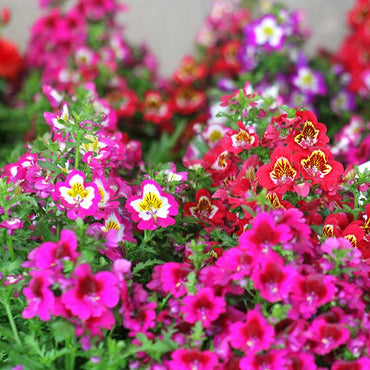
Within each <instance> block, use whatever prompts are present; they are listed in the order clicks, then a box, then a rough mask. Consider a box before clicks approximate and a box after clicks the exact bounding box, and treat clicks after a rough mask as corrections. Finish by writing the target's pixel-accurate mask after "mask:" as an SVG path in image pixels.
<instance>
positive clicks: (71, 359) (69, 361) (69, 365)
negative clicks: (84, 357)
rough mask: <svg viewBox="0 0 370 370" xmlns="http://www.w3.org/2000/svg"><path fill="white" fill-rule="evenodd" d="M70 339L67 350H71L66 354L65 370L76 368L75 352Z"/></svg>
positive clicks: (67, 342) (67, 340) (67, 341)
mask: <svg viewBox="0 0 370 370" xmlns="http://www.w3.org/2000/svg"><path fill="white" fill-rule="evenodd" d="M71 347H72V346H71V343H70V339H69V338H68V339H66V348H68V349H69V351H68V352H67V354H66V362H65V369H66V370H73V369H74V368H75V351H74V349H73V348H71Z"/></svg>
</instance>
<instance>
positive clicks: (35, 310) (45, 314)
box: [22, 271, 55, 321]
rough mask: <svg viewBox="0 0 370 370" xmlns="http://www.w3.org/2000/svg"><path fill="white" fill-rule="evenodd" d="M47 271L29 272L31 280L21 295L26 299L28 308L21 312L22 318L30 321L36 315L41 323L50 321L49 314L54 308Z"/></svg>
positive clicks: (53, 298)
mask: <svg viewBox="0 0 370 370" xmlns="http://www.w3.org/2000/svg"><path fill="white" fill-rule="evenodd" d="M50 274H51V273H50V272H49V271H31V272H30V275H31V276H32V279H31V281H30V283H29V285H28V287H26V288H24V290H23V294H24V295H25V297H26V298H27V301H28V306H27V307H26V308H25V309H24V310H23V312H22V317H23V318H25V319H31V318H33V317H35V316H36V315H38V316H39V318H40V319H41V320H43V321H48V320H50V313H51V312H52V311H53V307H54V300H55V297H54V294H53V292H52V291H51V290H50V285H51V284H50Z"/></svg>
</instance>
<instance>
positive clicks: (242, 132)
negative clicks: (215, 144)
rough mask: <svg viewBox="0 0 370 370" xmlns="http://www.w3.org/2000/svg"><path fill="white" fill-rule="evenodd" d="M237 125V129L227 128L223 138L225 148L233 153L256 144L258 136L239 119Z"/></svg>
mask: <svg viewBox="0 0 370 370" xmlns="http://www.w3.org/2000/svg"><path fill="white" fill-rule="evenodd" d="M238 126H239V130H229V131H228V132H227V133H226V137H225V139H224V140H223V142H224V147H225V149H227V150H228V151H229V152H231V153H234V154H238V153H240V152H242V151H243V150H247V149H250V148H253V147H256V146H258V136H257V134H256V133H255V132H254V131H253V130H252V128H251V127H245V126H244V124H243V122H240V121H239V122H238Z"/></svg>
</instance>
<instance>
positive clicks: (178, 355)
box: [169, 348, 218, 370]
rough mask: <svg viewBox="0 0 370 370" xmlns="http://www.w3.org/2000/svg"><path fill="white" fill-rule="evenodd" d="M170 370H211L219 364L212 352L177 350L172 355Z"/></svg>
mask: <svg viewBox="0 0 370 370" xmlns="http://www.w3.org/2000/svg"><path fill="white" fill-rule="evenodd" d="M171 357H172V361H170V363H169V365H170V367H169V368H170V370H195V369H196V370H211V369H215V368H216V366H217V364H218V358H217V355H216V354H215V353H213V352H210V351H201V350H199V349H197V348H192V349H184V348H180V349H177V350H176V351H174V352H173V353H172V356H171Z"/></svg>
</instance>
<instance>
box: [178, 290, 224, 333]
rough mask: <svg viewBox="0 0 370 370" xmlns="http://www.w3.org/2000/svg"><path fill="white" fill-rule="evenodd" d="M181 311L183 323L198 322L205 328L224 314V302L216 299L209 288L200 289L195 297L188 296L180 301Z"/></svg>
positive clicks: (221, 299) (219, 298) (218, 298)
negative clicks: (183, 317)
mask: <svg viewBox="0 0 370 370" xmlns="http://www.w3.org/2000/svg"><path fill="white" fill-rule="evenodd" d="M182 304H183V307H181V311H182V312H183V313H184V314H185V321H186V322H188V323H190V324H194V323H195V322H196V321H200V322H201V323H202V325H203V327H205V328H209V327H210V326H211V323H212V322H213V321H215V320H217V318H218V317H219V316H220V314H221V313H223V312H225V301H224V299H223V298H221V297H216V296H215V295H214V293H213V290H212V289H211V288H201V289H199V290H198V292H197V294H195V295H188V296H186V297H185V298H184V299H183V300H182Z"/></svg>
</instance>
